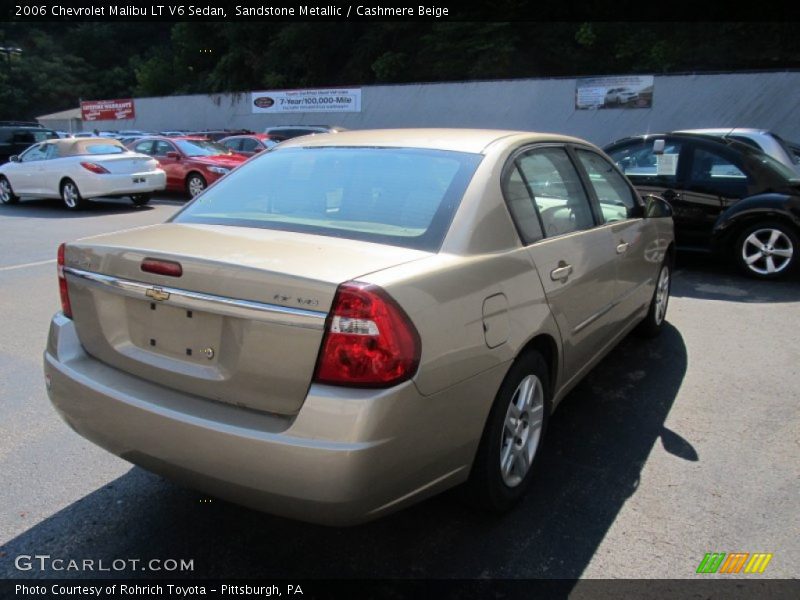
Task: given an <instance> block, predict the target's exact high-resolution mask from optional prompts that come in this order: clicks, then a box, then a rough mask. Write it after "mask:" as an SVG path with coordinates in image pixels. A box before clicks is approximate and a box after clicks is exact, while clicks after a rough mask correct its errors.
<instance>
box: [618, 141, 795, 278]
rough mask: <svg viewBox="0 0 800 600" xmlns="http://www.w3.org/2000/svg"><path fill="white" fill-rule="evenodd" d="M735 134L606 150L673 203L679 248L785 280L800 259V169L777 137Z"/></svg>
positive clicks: (641, 184) (648, 190)
mask: <svg viewBox="0 0 800 600" xmlns="http://www.w3.org/2000/svg"><path fill="white" fill-rule="evenodd" d="M734 131H736V132H737V134H736V135H727V133H728V132H720V131H719V130H703V131H701V132H675V133H669V134H649V135H643V136H636V137H631V138H626V139H623V140H620V141H618V142H615V143H613V144H611V145H609V146H607V147H606V148H605V151H606V152H607V153H608V155H609V156H610V157H611V158H612V159H613V160H614V162H615V163H616V164H617V166H618V167H619V168H620V169H621V170H622V171H623V172H624V173H625V174H626V175H627V176H628V178H629V179H630V180H631V181H632V182H633V184H634V185H635V186H636V187H637V189H638V190H639V191H640V192H641V193H645V194H658V195H660V196H662V197H663V198H665V199H666V200H667V201H668V202H669V203H670V204H671V205H672V208H673V211H674V216H673V219H674V221H675V236H676V243H677V246H678V248H682V249H689V250H701V251H705V252H715V253H717V254H720V255H723V256H726V257H729V258H732V259H734V260H735V261H736V263H737V264H738V265H739V267H740V268H741V269H742V270H743V271H744V272H745V273H747V274H748V275H751V276H754V277H757V278H760V279H774V278H778V277H782V276H784V275H786V274H788V273H790V272H793V271H796V270H797V269H796V267H797V264H798V260H800V259H798V256H799V255H800V172H798V170H796V167H797V165H796V164H795V163H794V162H793V159H792V158H791V157H790V155H789V153H788V152H787V148H788V145H786V144H785V143H784V142H783V141H782V140H781V139H780V138H778V137H777V136H774V134H768V132H759V131H755V130H734ZM765 150H770V152H766V151H765ZM776 155H777V156H776Z"/></svg>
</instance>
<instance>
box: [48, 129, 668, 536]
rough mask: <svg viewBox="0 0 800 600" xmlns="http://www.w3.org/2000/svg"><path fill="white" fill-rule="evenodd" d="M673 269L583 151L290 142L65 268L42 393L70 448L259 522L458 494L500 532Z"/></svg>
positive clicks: (379, 510)
mask: <svg viewBox="0 0 800 600" xmlns="http://www.w3.org/2000/svg"><path fill="white" fill-rule="evenodd" d="M673 253H674V250H673V226H672V219H671V218H670V210H669V206H668V205H667V204H666V203H665V202H664V201H663V200H661V199H659V198H655V197H649V198H646V199H642V198H640V197H639V195H638V194H637V193H636V191H635V190H634V188H633V187H632V186H631V185H630V183H629V182H628V181H627V179H626V178H625V177H624V175H622V174H621V173H620V172H619V171H618V170H617V168H616V167H615V166H613V164H612V163H611V162H610V161H609V159H608V158H607V157H606V156H605V155H604V154H603V153H602V152H601V151H600V150H598V149H597V148H596V147H595V146H592V145H591V144H588V143H587V142H584V141H582V140H579V139H575V138H569V137H563V136H556V135H550V134H535V133H524V132H513V131H484V130H456V129H453V130H445V129H431V130H424V129H419V130H414V129H409V130H384V131H348V132H341V133H337V134H335V135H332V134H331V135H317V136H313V137H304V138H297V139H295V140H290V141H287V142H284V143H283V144H281V145H280V146H278V147H276V148H275V149H274V150H272V151H270V152H267V153H264V154H262V155H260V156H258V157H256V158H254V159H252V160H250V161H248V162H247V163H246V164H244V165H243V166H242V167H240V168H238V169H236V170H235V171H233V172H232V173H230V174H229V175H228V176H226V177H224V178H223V179H221V180H220V181H219V182H218V183H217V184H215V185H214V186H211V187H210V188H209V189H207V190H206V191H205V192H204V193H203V194H201V195H200V196H198V197H197V198H196V199H194V200H193V201H192V202H191V203H189V204H188V205H187V206H186V207H185V208H184V209H183V210H181V211H180V212H179V213H177V214H176V215H175V216H174V217H173V218H172V219H171V220H170V221H169V222H167V223H164V224H161V225H155V226H152V227H145V228H139V229H133V230H128V231H123V232H119V233H114V234H110V235H102V236H98V237H93V238H87V239H84V240H80V241H78V242H74V243H70V244H67V245H62V246H61V248H60V250H59V257H58V258H59V260H58V265H59V267H58V269H59V285H60V290H61V300H62V311H61V312H59V313H58V314H56V316H55V317H54V318H53V321H52V323H51V327H50V335H49V339H48V344H47V349H46V352H45V357H44V365H45V375H46V382H47V387H48V390H49V394H50V398H51V400H52V402H53V404H54V405H55V407H56V409H57V410H58V411H59V412H60V414H61V415H62V416H63V418H64V420H65V421H66V422H67V423H68V424H69V425H70V426H71V427H72V428H74V429H75V430H76V431H77V432H78V433H80V434H81V435H83V436H85V437H86V438H88V439H90V440H92V441H93V442H95V443H97V444H99V445H100V446H102V447H104V448H106V449H107V450H109V451H111V452H113V453H115V454H117V455H118V456H121V457H122V458H124V459H126V460H129V461H131V462H133V463H135V464H138V465H141V466H142V467H144V468H146V469H149V470H152V471H154V472H157V473H161V474H163V475H165V476H167V477H170V478H173V479H176V480H179V481H182V482H184V483H186V484H188V485H189V486H192V487H195V488H197V489H200V490H204V491H205V492H207V493H209V494H212V495H215V496H219V497H222V498H226V499H229V500H232V501H234V502H238V503H241V504H244V505H247V506H251V507H255V508H257V509H261V510H265V511H269V512H272V513H276V514H280V515H284V516H288V517H292V518H297V519H302V520H308V521H315V522H321V523H328V524H351V523H357V522H361V521H366V520H369V519H373V518H376V517H379V516H381V515H384V514H387V513H389V512H391V511H394V510H397V509H399V508H401V507H403V506H406V505H408V504H411V503H413V502H417V501H419V500H421V499H423V498H425V497H428V496H431V495H432V494H436V493H438V492H441V491H442V490H445V489H447V488H450V487H453V486H456V485H459V484H466V487H467V490H468V492H469V493H470V494H471V496H472V497H473V498H474V500H475V501H476V502H477V503H478V504H480V505H483V506H486V507H488V508H491V509H494V510H505V509H508V508H510V507H511V506H512V505H513V504H514V503H515V502H516V501H517V500H519V498H520V497H521V496H522V495H523V493H524V492H525V490H526V488H528V487H529V484H530V482H531V478H532V476H533V473H534V471H533V469H532V467H533V465H534V464H535V462H536V460H537V456H538V454H539V450H540V448H541V445H542V441H543V439H544V434H545V431H546V427H547V420H548V417H549V415H550V414H551V412H552V411H553V409H554V408H555V407H556V406H557V405H558V403H559V401H560V400H561V399H562V398H563V397H564V396H565V394H566V393H567V392H568V391H569V390H570V389H571V388H572V387H573V386H574V385H575V384H576V383H577V382H578V381H579V380H580V379H581V378H582V377H583V376H584V375H585V374H586V373H587V372H588V371H589V370H590V369H591V368H592V366H594V365H595V364H596V363H597V362H598V361H599V360H600V359H601V358H602V357H603V356H604V355H605V354H607V353H608V352H609V351H610V350H611V349H612V348H613V347H614V346H615V344H616V343H617V342H618V341H619V340H620V339H622V338H623V337H624V336H625V335H627V334H628V332H630V331H631V330H632V329H634V328H638V329H639V331H641V332H643V333H645V334H648V335H654V334H657V333H658V332H659V331H660V330H661V328H662V327H663V325H664V318H665V315H666V309H667V302H668V299H669V289H670V274H671V269H672V258H673Z"/></svg>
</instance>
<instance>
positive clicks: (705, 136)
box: [604, 131, 752, 148]
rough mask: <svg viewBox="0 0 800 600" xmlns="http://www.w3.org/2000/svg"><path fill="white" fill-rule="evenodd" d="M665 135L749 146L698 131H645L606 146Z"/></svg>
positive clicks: (721, 144)
mask: <svg viewBox="0 0 800 600" xmlns="http://www.w3.org/2000/svg"><path fill="white" fill-rule="evenodd" d="M663 137H673V138H684V139H694V140H702V141H704V142H707V143H710V144H718V145H720V146H730V145H731V144H735V145H736V146H737V147H738V146H747V144H742V143H741V142H739V141H737V140H734V139H731V138H724V137H722V136H719V135H715V134H711V133H698V132H695V131H668V132H666V133H643V134H641V135H631V136H628V137H624V138H620V139H618V140H614V141H613V142H611V143H609V144H606V145H605V146H604V148H610V147H611V146H616V145H617V144H622V143H624V142H631V141H636V140H651V139H656V138H663ZM751 147H752V146H748V148H751Z"/></svg>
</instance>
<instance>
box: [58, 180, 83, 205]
mask: <svg viewBox="0 0 800 600" xmlns="http://www.w3.org/2000/svg"><path fill="white" fill-rule="evenodd" d="M78 197H79V196H78V188H77V187H75V184H74V183H72V182H71V181H69V182H67V183H65V184H64V187H63V188H61V198H62V199H63V200H64V204H66V205H67V207H69V208H75V207H76V206H77V205H78Z"/></svg>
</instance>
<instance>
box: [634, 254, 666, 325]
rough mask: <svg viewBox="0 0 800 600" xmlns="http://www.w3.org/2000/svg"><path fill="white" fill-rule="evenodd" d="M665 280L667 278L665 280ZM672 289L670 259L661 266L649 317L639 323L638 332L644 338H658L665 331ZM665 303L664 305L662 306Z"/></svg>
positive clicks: (648, 313)
mask: <svg viewBox="0 0 800 600" xmlns="http://www.w3.org/2000/svg"><path fill="white" fill-rule="evenodd" d="M663 278H666V280H664V279H663ZM671 289H672V262H671V261H670V260H669V257H667V259H666V260H665V261H664V263H663V264H662V265H661V268H660V269H659V270H658V277H657V278H656V289H655V290H653V298H652V299H651V300H650V308H649V309H648V310H647V316H646V317H645V318H644V320H643V321H642V322H641V323H639V326H638V327H637V328H636V332H637V333H638V334H639V335H641V336H642V337H649V338H652V337H656V336H657V335H658V334H660V333H661V330H662V329H664V323H666V322H667V308H668V307H669V293H670V290H671ZM661 302H663V305H662V304H661Z"/></svg>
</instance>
